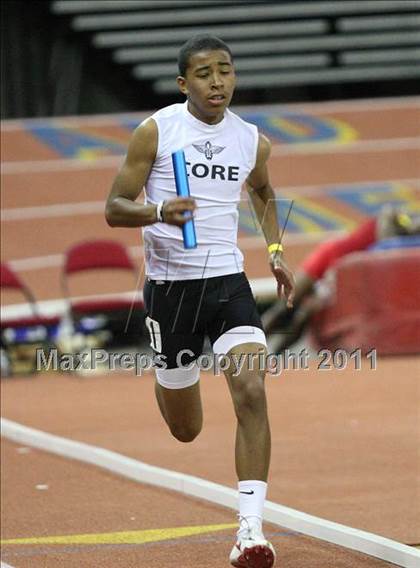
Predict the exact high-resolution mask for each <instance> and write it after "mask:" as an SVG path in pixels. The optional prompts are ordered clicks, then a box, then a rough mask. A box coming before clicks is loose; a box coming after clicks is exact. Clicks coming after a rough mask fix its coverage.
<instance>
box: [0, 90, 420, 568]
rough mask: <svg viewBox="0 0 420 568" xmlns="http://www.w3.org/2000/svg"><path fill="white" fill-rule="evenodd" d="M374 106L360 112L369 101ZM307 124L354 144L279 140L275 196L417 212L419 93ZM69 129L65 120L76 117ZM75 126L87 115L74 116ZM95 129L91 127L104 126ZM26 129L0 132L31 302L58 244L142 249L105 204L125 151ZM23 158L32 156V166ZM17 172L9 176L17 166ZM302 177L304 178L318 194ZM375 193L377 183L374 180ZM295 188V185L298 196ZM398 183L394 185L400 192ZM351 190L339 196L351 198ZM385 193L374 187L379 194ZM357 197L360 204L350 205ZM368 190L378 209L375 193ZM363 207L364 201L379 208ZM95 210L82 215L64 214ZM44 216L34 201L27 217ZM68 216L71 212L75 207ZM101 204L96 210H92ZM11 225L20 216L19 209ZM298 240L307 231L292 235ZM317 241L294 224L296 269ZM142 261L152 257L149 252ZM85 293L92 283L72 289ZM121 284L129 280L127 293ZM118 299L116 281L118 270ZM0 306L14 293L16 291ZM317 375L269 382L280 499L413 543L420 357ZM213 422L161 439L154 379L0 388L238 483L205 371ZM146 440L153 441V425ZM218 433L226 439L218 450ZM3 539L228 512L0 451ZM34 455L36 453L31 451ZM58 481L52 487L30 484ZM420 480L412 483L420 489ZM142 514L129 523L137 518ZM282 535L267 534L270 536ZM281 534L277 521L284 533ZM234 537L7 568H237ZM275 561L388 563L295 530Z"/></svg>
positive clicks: (121, 441) (40, 559)
mask: <svg viewBox="0 0 420 568" xmlns="http://www.w3.org/2000/svg"><path fill="white" fill-rule="evenodd" d="M363 105H364V106H363ZM299 109H301V110H302V111H304V112H307V113H310V114H311V115H313V116H316V117H321V118H326V119H329V120H330V119H334V120H338V121H341V122H344V123H346V124H347V125H348V126H349V128H350V127H351V129H353V130H354V131H355V132H357V140H355V141H353V142H349V143H340V144H335V143H330V144H329V145H327V146H325V145H322V144H316V143H313V144H310V146H308V145H303V144H302V145H300V144H296V145H285V144H282V143H279V142H278V141H276V140H274V139H273V142H274V143H275V148H274V150H273V157H272V158H271V166H270V170H271V173H272V180H273V184H274V185H275V186H276V187H279V188H281V191H282V196H293V197H294V198H296V199H297V200H298V199H299V198H300V199H301V200H303V199H304V198H307V197H309V198H310V199H311V200H312V201H311V207H312V209H311V211H313V210H314V207H315V206H319V205H323V206H324V207H325V208H326V209H327V214H326V216H327V217H328V215H329V212H330V211H331V210H333V211H334V212H335V213H339V214H340V215H341V222H342V226H341V227H340V226H338V227H332V229H338V230H340V229H343V228H345V227H346V226H347V225H346V223H347V224H349V225H351V223H356V222H357V221H359V220H361V219H363V218H364V216H365V215H366V214H367V212H368V210H369V208H368V207H367V209H363V208H358V207H355V206H354V203H355V201H354V200H353V201H351V202H349V201H348V200H347V201H346V200H343V199H337V197H336V196H333V197H331V195H330V194H329V189H331V188H335V186H336V185H337V184H339V185H340V187H341V189H340V191H344V190H343V187H344V186H345V185H346V184H362V185H363V184H365V185H366V184H371V183H372V182H374V183H376V184H383V183H386V184H391V185H392V184H394V185H392V188H394V189H391V193H392V192H394V193H392V195H391V197H392V196H395V195H396V194H397V193H398V195H399V196H400V197H401V195H402V196H403V200H404V201H407V202H408V203H409V204H410V205H411V206H413V207H417V206H418V201H419V185H418V181H417V182H416V181H414V179H415V178H418V174H419V170H420V146H419V135H420V121H418V120H417V119H416V117H418V116H419V113H420V105H419V102H418V101H394V102H392V101H391V102H389V103H387V102H385V101H384V102H383V103H379V104H376V105H375V104H373V105H372V104H366V103H359V104H352V105H349V106H348V107H346V106H345V105H344V104H339V105H335V106H334V105H313V106H310V107H309V106H305V107H304V106H301V107H299ZM70 122H71V121H70ZM76 122H77V121H76ZM93 122H95V121H93ZM16 126H19V125H16V124H15V123H12V124H10V123H9V124H6V125H5V129H4V132H3V138H4V140H3V142H4V143H3V145H2V152H3V154H2V160H3V162H5V164H4V168H3V178H2V179H3V182H2V183H3V189H2V204H3V208H4V213H6V214H9V215H11V217H13V215H14V216H15V218H14V219H13V218H11V217H9V219H7V217H6V222H5V223H3V227H2V232H3V239H2V247H3V249H2V252H3V255H2V256H3V259H5V260H10V261H12V262H13V264H14V266H15V268H17V269H18V270H19V273H20V275H21V276H22V278H24V280H25V281H26V282H27V283H28V284H29V285H30V286H31V287H32V289H33V290H34V292H35V295H36V297H37V298H38V299H39V300H42V299H54V298H60V297H61V290H60V286H59V275H60V265H61V262H62V254H63V253H64V251H65V249H66V248H67V247H68V246H69V245H71V244H73V243H74V242H75V241H77V240H80V239H81V238H83V239H85V238H98V237H103V238H119V239H121V240H123V241H124V242H125V243H126V244H128V245H130V246H138V245H139V244H140V240H139V236H138V233H137V232H136V231H132V230H122V229H121V230H118V231H116V230H111V229H109V228H108V227H107V226H106V224H105V222H104V220H103V216H102V203H103V200H104V198H105V196H106V194H107V191H108V188H109V185H110V183H111V181H112V178H113V176H114V175H115V170H116V167H117V166H116V164H117V163H118V161H119V160H120V159H119V158H118V157H114V156H110V157H109V158H107V157H99V159H98V160H97V161H92V162H82V161H80V160H76V161H75V160H72V159H62V158H61V157H60V156H57V155H56V154H55V153H54V152H53V151H52V150H51V149H50V148H49V147H47V146H46V145H43V144H40V143H39V141H38V140H35V139H34V138H30V137H28V135H27V133H25V134H22V129H21V128H20V129H19V128H16ZM84 129H85V131H86V130H87V129H88V130H89V131H90V132H95V133H96V134H98V133H99V134H100V135H101V136H105V135H106V136H109V137H112V138H113V140H116V139H118V140H119V141H120V142H121V143H125V141H126V139H127V132H126V131H125V130H123V129H122V128H118V127H116V126H112V125H111V126H106V127H105V126H103V125H100V124H99V125H97V124H96V125H95V124H93V125H90V126H89V128H88V127H87V126H84ZM23 162H25V163H23ZM13 168H14V169H13ZM308 186H309V187H308ZM366 187H369V185H367V186H366ZM291 188H293V189H291ZM395 192H396V193H395ZM341 195H343V194H341ZM389 195H390V194H389V192H388V193H387V192H386V191H385V193H384V194H383V195H382V194H381V195H380V192H379V194H378V193H377V194H375V196H374V197H375V199H376V200H377V202H378V203H383V202H386V201H387V199H389ZM352 199H353V198H352ZM372 199H373V198H372V197H371V196H370V202H372ZM368 201H369V200H368ZM80 203H82V204H83V203H85V207H86V209H85V208H84V207H83V208H82V209H80V207H79V209H77V208H76V209H75V210H71V209H69V210H68V211H66V212H65V213H63V209H62V208H61V209H60V207H58V209H57V208H55V209H51V208H50V209H49V208H48V207H47V208H45V206H54V205H57V206H61V205H63V204H64V205H65V206H68V207H70V206H71V205H77V204H80ZM34 207H36V208H38V207H41V208H42V209H41V210H34V209H30V210H29V209H27V208H34ZM64 209H65V208H64ZM89 211H92V212H89ZM16 217H18V218H19V219H17V218H16ZM295 237H298V238H295ZM314 237H315V238H318V237H321V238H322V233H320V234H317V233H312V234H311V233H305V232H303V233H298V234H296V235H294V234H291V235H290V234H289V235H288V239H289V241H290V244H289V246H288V255H289V260H290V262H291V264H292V265H294V266H296V265H297V263H298V262H299V261H300V260H301V259H302V258H303V256H304V255H305V254H306V253H307V252H308V251H309V250H310V249H311V248H312V247H313V246H314ZM240 246H241V247H242V248H243V250H244V253H245V256H246V267H247V270H248V274H249V276H250V277H251V278H256V277H263V276H269V270H268V266H267V265H266V263H265V262H264V261H262V258H263V256H262V255H265V252H264V245H263V243H262V241H261V240H260V239H259V238H258V237H255V236H254V235H253V234H252V232H251V233H250V232H247V231H246V230H242V231H241V235H240ZM139 265H141V256H139ZM76 284H77V287H76V288H75V289H74V292H75V293H83V292H87V291H89V290H90V291H92V281H87V280H86V279H84V280H83V279H82V280H81V281H79V282H77V283H76ZM126 284H127V283H124V285H126ZM108 285H109V289H104V290H102V289H101V291H104V292H105V291H111V289H112V290H114V289H115V290H116V289H121V287H122V285H123V283H122V282H121V279H120V278H117V277H114V278H110V279H109V282H108ZM4 301H5V302H6V303H7V302H15V301H16V299H14V298H10V299H9V298H8V297H5V298H4ZM365 363H366V365H364V368H363V369H362V371H361V372H359V371H355V370H354V369H351V368H348V369H347V370H345V371H342V372H338V371H331V372H324V373H322V372H320V371H318V370H317V369H316V366H317V361H314V362H313V363H312V368H311V370H309V371H307V372H298V371H290V372H288V373H285V374H284V375H282V376H281V377H280V378H273V377H268V379H267V386H268V393H269V404H270V414H271V421H272V432H273V458H272V468H271V479H270V486H269V498H270V500H272V501H276V502H279V503H282V504H284V505H287V506H291V507H293V508H296V509H300V510H303V511H305V512H308V513H312V514H315V515H318V516H321V517H324V518H327V519H329V520H333V521H337V522H340V523H344V524H348V525H350V526H355V527H357V528H361V529H365V530H368V531H372V532H376V533H378V534H382V535H384V536H387V537H390V538H395V539H396V540H399V541H401V542H406V543H408V544H416V543H419V542H420V523H419V514H418V513H419V511H418V509H416V503H418V502H419V499H418V482H419V479H418V473H419V467H418V462H416V459H417V457H418V454H417V453H416V452H417V446H418V433H419V416H418V404H419V390H418V389H419V387H418V380H417V375H418V369H419V365H420V359H419V358H418V357H412V358H389V359H383V360H380V361H379V363H378V370H377V371H371V370H370V369H369V368H368V364H367V362H365ZM202 390H203V402H204V407H205V427H204V431H203V433H202V434H201V436H200V437H199V439H198V440H197V441H196V442H194V443H193V444H192V445H182V444H180V443H178V442H176V441H174V440H173V439H171V438H170V436H169V435H168V433H167V431H166V429H165V427H164V425H163V424H162V420H161V419H160V417H159V416H158V413H157V409H156V408H155V406H154V403H153V404H151V401H152V400H153V381H152V378H151V377H150V376H147V377H144V378H134V377H133V376H120V375H110V376H106V377H100V376H98V377H90V378H85V379H80V378H76V377H68V376H62V375H60V376H56V375H51V374H49V375H46V376H37V377H36V378H35V377H34V378H21V379H19V378H13V379H11V380H5V381H2V415H3V416H5V417H7V418H10V419H12V420H16V421H18V422H21V423H23V424H26V425H29V426H33V427H36V428H40V429H43V430H46V431H50V432H53V433H56V434H59V435H62V436H65V437H69V438H73V439H75V440H81V441H87V442H90V443H93V444H96V445H99V446H103V447H107V448H110V449H113V450H116V451H118V452H121V453H123V454H126V455H130V456H133V457H136V458H138V459H140V460H142V461H145V462H147V463H152V464H155V465H160V466H162V467H167V468H169V469H173V470H177V471H182V472H186V473H191V474H194V475H198V476H200V477H204V478H207V479H210V480H212V481H216V482H220V483H223V484H226V485H229V486H235V483H236V480H235V476H234V464H233V443H234V416H233V411H232V407H231V403H230V400H229V396H228V391H227V389H226V387H225V384H224V380H223V379H222V378H217V377H212V376H210V375H205V376H204V377H203V380H202ZM151 432H153V436H151V435H150V433H151ZM220 440H224V441H225V443H224V444H223V445H221V444H220ZM3 451H4V456H3V468H2V476H3V479H2V481H3V483H2V490H3V500H2V502H3V505H2V507H3V511H2V515H3V518H2V521H3V522H2V538H6V539H8V538H18V537H22V538H23V537H39V536H47V535H49V536H52V535H74V534H81V533H95V534H97V533H104V532H112V533H114V531H129V530H142V529H154V528H164V529H166V528H173V527H185V526H192V525H197V526H201V525H217V524H220V523H231V522H234V521H235V518H234V515H233V514H232V512H231V511H226V510H224V509H222V508H219V507H214V506H211V505H208V504H205V503H200V502H197V501H194V500H192V499H184V498H181V497H179V496H177V495H172V494H169V493H167V492H165V491H158V490H155V489H151V488H147V487H145V486H140V485H138V484H134V483H132V482H129V481H127V480H122V479H118V478H116V477H113V476H111V475H109V474H105V473H103V472H100V471H98V470H96V469H95V468H91V467H87V466H82V465H80V464H76V463H71V462H67V461H65V460H62V459H59V458H54V457H51V456H48V455H46V454H43V453H42V452H36V451H31V452H30V453H27V454H26V453H19V452H18V451H17V448H16V447H15V446H14V445H13V444H10V443H4V444H3ZM25 460H26V461H25ZM37 484H47V485H48V486H49V488H48V489H47V490H44V491H43V490H37V489H34V486H35V485H37ZM416 488H417V489H416ZM131 517H135V519H134V520H133V519H132V518H131ZM276 531H277V532H279V531H278V529H275V528H272V527H269V526H267V533H272V532H276ZM280 532H281V531H280ZM233 534H234V529H227V530H225V531H223V532H210V533H205V534H201V535H197V536H188V537H187V536H185V537H182V538H177V539H174V540H165V541H162V542H155V543H149V544H138V545H137V544H136V545H116V544H115V543H114V544H109V545H99V544H95V545H89V547H88V548H83V549H82V548H81V546H80V545H79V546H76V545H71V546H70V545H66V546H62V545H54V547H51V546H45V545H40V544H38V545H6V546H5V547H4V551H3V554H4V558H3V559H4V561H5V562H8V563H10V564H11V565H13V566H16V568H20V567H21V566H22V567H26V566H31V567H32V566H34V567H36V568H37V567H41V566H45V567H49V566H69V567H71V566H83V567H85V566H86V567H88V568H90V567H94V566H104V567H111V566H112V567H114V566H121V567H125V566H127V567H130V566H140V567H145V568H146V567H149V566H150V567H153V566H156V567H157V566H159V567H161V568H166V567H169V566H173V565H178V566H183V567H185V568H189V567H193V566H194V567H203V568H204V567H206V568H207V567H208V568H210V567H212V568H219V567H223V566H226V565H227V562H226V557H227V555H228V553H229V550H230V547H231V544H232V538H233ZM272 540H273V542H275V543H276V547H277V549H278V551H279V557H280V561H279V563H278V565H279V566H283V567H286V566H299V567H300V566H304V567H321V566H322V567H326V566H327V567H328V566H331V567H341V566H343V567H344V566H346V567H347V566H352V567H353V566H354V567H356V566H372V567H375V566H385V565H386V563H384V562H382V561H378V560H374V559H371V558H368V557H363V556H361V555H355V554H354V553H352V552H350V551H348V550H346V549H340V548H339V547H334V546H331V545H327V544H324V543H321V542H319V541H314V540H311V539H307V538H304V537H301V536H296V535H289V534H287V535H285V534H280V535H277V536H276V535H273V536H272Z"/></svg>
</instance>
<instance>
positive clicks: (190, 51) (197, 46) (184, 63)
mask: <svg viewBox="0 0 420 568" xmlns="http://www.w3.org/2000/svg"><path fill="white" fill-rule="evenodd" d="M216 49H221V50H223V51H227V52H228V53H229V55H230V58H231V59H232V60H233V57H232V52H231V51H230V48H229V46H228V45H227V44H226V43H225V42H224V41H223V40H222V39H219V38H218V37H216V36H213V35H210V34H197V35H195V36H193V37H192V38H190V39H189V40H188V41H187V42H186V43H184V45H183V46H182V47H181V49H180V50H179V54H178V70H179V74H180V75H182V77H185V74H186V72H187V69H188V63H189V60H190V57H191V56H192V55H194V54H195V53H198V52H199V51H214V50H216Z"/></svg>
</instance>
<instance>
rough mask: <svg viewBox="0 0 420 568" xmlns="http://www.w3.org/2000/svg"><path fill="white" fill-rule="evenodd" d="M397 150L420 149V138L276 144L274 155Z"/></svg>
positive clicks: (273, 150)
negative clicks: (339, 142) (340, 142)
mask: <svg viewBox="0 0 420 568" xmlns="http://www.w3.org/2000/svg"><path fill="white" fill-rule="evenodd" d="M395 150H420V138H416V137H414V136H413V137H411V138H385V139H378V140H356V141H354V142H346V143H344V144H337V143H334V142H325V143H322V142H317V143H307V144H282V145H281V144H276V145H274V146H273V147H272V151H271V155H272V156H276V157H278V156H299V155H301V154H302V155H305V156H306V155H312V154H340V155H341V154H360V153H364V152H391V151H395Z"/></svg>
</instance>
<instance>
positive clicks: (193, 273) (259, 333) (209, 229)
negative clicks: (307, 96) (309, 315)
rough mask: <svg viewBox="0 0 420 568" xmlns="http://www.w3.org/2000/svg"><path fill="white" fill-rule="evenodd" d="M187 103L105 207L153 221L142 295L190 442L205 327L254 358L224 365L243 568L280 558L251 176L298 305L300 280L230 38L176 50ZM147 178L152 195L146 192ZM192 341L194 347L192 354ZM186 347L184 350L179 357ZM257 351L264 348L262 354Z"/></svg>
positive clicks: (138, 140) (231, 351)
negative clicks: (245, 218) (268, 505)
mask: <svg viewBox="0 0 420 568" xmlns="http://www.w3.org/2000/svg"><path fill="white" fill-rule="evenodd" d="M178 65H179V73H180V75H179V77H178V78H177V82H178V86H179V89H180V91H181V92H182V93H183V94H184V95H185V96H186V101H185V103H184V104H174V105H171V106H168V107H165V108H163V109H161V110H159V111H158V112H156V113H155V114H153V115H152V116H151V117H150V118H149V119H147V120H146V121H144V122H143V123H142V124H141V125H140V126H139V127H138V128H137V129H136V130H135V132H134V134H133V137H132V139H131V142H130V144H129V147H128V153H127V156H126V160H125V162H124V164H123V166H122V168H121V170H120V171H119V173H118V175H117V177H116V179H115V181H114V184H113V187H112V190H111V193H110V195H109V198H108V202H107V207H106V219H107V221H108V223H109V224H110V225H111V226H119V227H143V240H144V248H145V260H146V275H147V279H146V283H145V287H144V299H145V306H146V311H147V314H148V317H147V319H146V323H147V326H148V329H149V331H150V336H151V346H152V347H153V349H154V350H155V352H156V353H159V354H161V355H164V356H165V361H166V365H167V367H166V368H162V367H159V366H158V368H156V369H155V371H156V379H157V380H156V397H157V401H158V404H159V408H160V411H161V413H162V416H163V418H164V419H165V421H166V423H167V425H168V427H169V429H170V431H171V432H172V434H173V435H174V436H175V437H176V438H177V439H178V440H180V441H182V442H191V441H192V440H194V438H196V436H197V435H198V434H199V432H200V430H201V427H202V406H201V398H200V390H199V368H198V366H197V365H196V364H195V363H194V361H196V359H197V358H198V356H199V355H200V354H201V352H202V348H203V340H204V336H205V334H207V335H208V336H209V338H210V341H211V344H212V347H213V351H214V353H215V354H219V355H228V356H229V357H230V358H231V361H233V360H234V358H236V361H237V362H238V361H246V363H245V364H244V365H243V366H242V367H241V369H240V372H239V373H238V372H237V366H235V365H233V364H232V365H230V366H229V368H228V369H227V370H226V371H224V372H225V376H226V379H227V382H228V386H229V389H230V393H231V395H232V400H233V404H234V408H235V412H236V416H237V433H236V450H235V459H236V471H237V475H238V479H239V483H238V488H239V519H240V526H239V531H238V535H237V542H236V544H235V546H234V547H233V550H232V552H231V555H230V561H231V564H232V565H233V566H236V567H240V568H251V567H252V568H255V567H256V568H270V567H271V566H272V565H273V564H274V558H275V554H274V550H273V547H272V545H271V544H270V543H269V542H268V541H267V540H266V539H265V538H264V535H263V532H262V514H263V505H264V500H265V496H266V490H267V476H268V468H269V461H270V429H269V423H268V416H267V405H266V396H265V389H264V376H265V370H264V368H263V366H260V367H261V368H259V365H258V364H256V363H255V357H256V355H257V354H258V353H261V352H262V353H265V349H266V339H265V335H264V331H263V329H262V324H261V320H260V318H259V315H258V313H257V309H256V305H255V301H254V298H253V295H252V292H251V289H250V286H249V283H248V281H247V279H246V276H245V274H244V272H243V256H242V254H241V252H240V250H239V249H238V247H237V245H236V243H237V232H238V208H237V206H238V202H239V199H240V191H241V186H242V185H243V184H244V183H246V185H247V188H248V190H249V194H250V197H251V201H252V203H253V206H254V208H255V210H256V214H257V216H258V218H259V220H260V222H261V223H262V228H263V231H264V235H265V238H266V241H267V245H268V254H267V258H268V260H269V262H270V267H271V270H272V272H273V274H274V276H275V278H276V279H277V284H278V292H279V296H281V295H282V294H284V295H285V296H286V298H287V302H288V304H289V305H290V306H291V305H292V303H293V294H294V279H293V275H292V273H291V272H290V271H289V269H288V268H287V266H286V264H285V262H284V260H283V258H282V246H281V244H280V243H279V239H280V233H279V227H278V223H277V214H276V204H275V201H274V199H275V196H274V192H273V190H272V188H271V186H270V183H269V178H268V172H267V159H268V157H269V154H270V142H269V141H268V140H267V138H265V137H264V136H262V135H259V134H258V131H257V128H256V127H255V126H253V125H251V124H248V123H246V122H244V121H243V120H242V119H241V118H239V117H238V116H237V115H235V114H234V113H232V112H231V111H229V110H228V109H227V107H228V106H229V103H230V101H231V98H232V95H233V91H234V88H235V72H234V67H233V61H232V55H231V52H230V49H229V47H228V46H227V45H226V44H225V43H224V42H223V41H221V40H219V39H218V38H215V37H213V36H209V35H199V36H195V37H193V38H191V39H190V40H189V41H188V42H187V43H186V44H185V45H184V46H183V47H182V48H181V50H180V52H179V57H178ZM179 149H183V150H184V152H185V156H186V160H187V169H188V175H189V184H190V191H191V197H190V198H180V197H176V190H175V180H174V174H173V171H172V162H171V154H172V153H173V152H175V151H177V150H179ZM143 187H144V188H145V203H138V202H136V199H137V197H138V196H139V195H140V193H141V192H142V190H143ZM191 217H193V218H194V222H195V229H196V235H197V242H198V246H197V248H195V249H189V250H185V249H184V247H183V239H182V231H181V229H180V227H181V226H182V225H183V223H185V222H186V220H188V219H190V218H191ZM184 350H189V351H188V353H187V354H186V353H185V352H184ZM180 354H181V357H180ZM252 356H254V358H252Z"/></svg>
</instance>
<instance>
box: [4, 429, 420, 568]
mask: <svg viewBox="0 0 420 568" xmlns="http://www.w3.org/2000/svg"><path fill="white" fill-rule="evenodd" d="M1 434H2V436H3V437H5V438H7V439H9V440H12V441H14V442H17V443H19V444H25V445H30V446H33V447H35V448H38V449H40V450H43V451H47V452H50V453H52V454H55V455H59V456H62V457H65V458H70V459H75V460H78V461H81V462H83V463H88V464H91V465H94V466H97V467H100V468H102V469H106V470H107V471H111V472H113V473H116V474H118V475H121V476H123V477H125V478H127V479H132V480H135V481H137V482H139V483H146V484H148V485H152V486H155V487H163V488H165V489H170V490H172V491H177V492H179V493H182V494H184V495H188V496H190V497H196V498H198V499H203V500H205V501H210V502H211V503H215V504H217V505H221V506H224V507H228V508H229V509H233V510H235V511H236V510H237V500H238V495H237V491H235V490H234V489H231V488H229V487H226V486H224V485H220V484H217V483H213V482H211V481H207V480H206V479H201V478H199V477H194V476H192V475H186V474H183V473H179V472H176V471H172V470H168V469H163V468H160V467H155V466H152V465H149V464H146V463H143V462H140V461H138V460H135V459H133V458H129V457H127V456H124V455H121V454H118V453H116V452H112V451H110V450H106V449H104V448H100V447H98V446H92V445H90V444H85V443H83V442H77V441H74V440H69V439H66V438H62V437H60V436H54V435H52V434H48V433H47V432H42V431H40V430H35V429H34V428H29V427H27V426H23V425H22V424H18V423H16V422H12V421H11V420H8V419H6V418H2V419H1ZM264 519H265V520H266V521H267V522H270V523H273V524H275V525H277V526H279V527H282V528H286V529H288V530H292V531H296V532H298V533H301V534H305V535H307V536H310V537H313V538H317V539H320V540H324V541H326V542H330V543H333V544H337V545H338V546H343V547H345V548H349V549H351V550H357V551H359V552H362V553H363V554H368V555H370V556H374V557H376V558H380V559H381V560H385V561H387V562H392V563H394V564H397V565H398V566H403V567H404V568H415V567H417V566H418V565H419V564H418V563H419V559H420V552H419V551H417V550H415V549H413V548H411V547H409V546H406V545H405V544H401V543H399V542H396V541H394V540H391V539H388V538H384V537H382V536H378V535H375V534H373V533H369V532H366V531H361V530H358V529H354V528H352V527H347V526H345V525H341V524H338V523H333V522H331V521H328V520H325V519H321V518H319V517H315V516H313V515H308V514H306V513H303V512H301V511H297V510H295V509H291V508H289V507H284V506H283V505H278V504H277V503H273V502H272V501H267V502H266V504H265V507H264Z"/></svg>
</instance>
